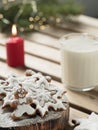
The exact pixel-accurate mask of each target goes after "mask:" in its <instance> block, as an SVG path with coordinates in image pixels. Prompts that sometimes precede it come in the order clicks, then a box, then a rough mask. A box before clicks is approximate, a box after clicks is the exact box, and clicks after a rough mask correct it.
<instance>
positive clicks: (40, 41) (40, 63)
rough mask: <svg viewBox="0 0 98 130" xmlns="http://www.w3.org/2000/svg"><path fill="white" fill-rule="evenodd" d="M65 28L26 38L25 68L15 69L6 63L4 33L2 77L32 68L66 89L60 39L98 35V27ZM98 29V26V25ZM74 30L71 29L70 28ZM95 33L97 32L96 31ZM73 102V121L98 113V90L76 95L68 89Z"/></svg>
mask: <svg viewBox="0 0 98 130" xmlns="http://www.w3.org/2000/svg"><path fill="white" fill-rule="evenodd" d="M67 25H69V23H66V24H65V28H59V27H58V28H54V27H48V28H46V29H45V30H43V31H36V32H32V33H29V34H24V35H23V37H24V39H25V67H19V68H12V67H9V66H8V65H7V64H6V48H5V43H6V40H7V39H8V37H7V36H6V35H4V34H2V33H1V34H0V77H1V78H3V79H4V78H6V77H7V75H8V74H10V73H11V72H14V73H17V74H20V75H23V74H24V72H25V70H26V69H28V68H30V69H32V70H34V71H36V72H38V71H40V72H42V73H43V74H44V75H50V76H51V77H52V79H53V82H54V83H55V84H56V85H58V86H61V87H62V85H63V84H62V82H61V65H60V43H59V38H60V37H61V36H62V35H64V34H67V33H71V32H88V30H92V33H95V32H97V31H96V30H98V29H97V27H95V28H94V27H93V25H86V24H84V23H81V26H80V25H78V26H80V28H79V27H77V26H76V28H75V26H73V25H72V26H73V27H72V26H67ZM96 26H97V25H96ZM70 27H71V28H70ZM94 31H95V32H94ZM67 97H68V99H69V102H70V119H71V118H77V117H78V118H82V117H87V116H88V114H90V113H91V112H92V111H94V112H96V113H98V87H96V88H95V89H94V90H92V91H88V92H75V91H70V90H67Z"/></svg>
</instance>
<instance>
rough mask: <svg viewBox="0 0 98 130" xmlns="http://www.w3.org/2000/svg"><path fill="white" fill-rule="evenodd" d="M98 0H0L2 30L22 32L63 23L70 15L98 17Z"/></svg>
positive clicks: (0, 26)
mask: <svg viewBox="0 0 98 130" xmlns="http://www.w3.org/2000/svg"><path fill="white" fill-rule="evenodd" d="M97 5H98V0H0V30H1V31H9V30H10V29H11V27H12V25H13V24H16V25H17V27H18V30H19V31H20V32H30V31H34V30H37V31H38V30H44V29H45V28H46V27H47V26H48V25H53V26H57V25H62V24H64V23H65V21H66V20H68V17H69V16H70V15H72V16H74V15H75V16H76V15H81V14H84V15H88V16H90V17H95V18H97V17H98V8H97Z"/></svg>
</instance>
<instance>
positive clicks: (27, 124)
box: [0, 70, 69, 130]
mask: <svg viewBox="0 0 98 130" xmlns="http://www.w3.org/2000/svg"><path fill="white" fill-rule="evenodd" d="M68 120H69V103H68V100H67V98H66V91H65V90H64V88H60V87H57V86H55V85H54V84H52V82H51V77H49V76H43V75H42V74H41V73H35V72H33V71H32V70H27V71H26V73H25V75H24V76H22V77H18V76H16V75H10V76H9V77H8V78H7V79H6V80H0V129H2V130H3V128H5V129H9V128H10V129H14V130H68Z"/></svg>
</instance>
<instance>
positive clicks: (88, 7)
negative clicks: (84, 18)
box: [76, 0, 98, 18]
mask: <svg viewBox="0 0 98 130" xmlns="http://www.w3.org/2000/svg"><path fill="white" fill-rule="evenodd" d="M76 2H78V3H80V4H81V5H82V6H83V7H84V12H83V14H85V15H88V16H91V17H96V18H98V0H76Z"/></svg>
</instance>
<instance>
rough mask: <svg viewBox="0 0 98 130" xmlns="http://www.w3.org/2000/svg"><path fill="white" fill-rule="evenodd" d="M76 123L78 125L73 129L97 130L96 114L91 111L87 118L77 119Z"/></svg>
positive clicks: (97, 120)
mask: <svg viewBox="0 0 98 130" xmlns="http://www.w3.org/2000/svg"><path fill="white" fill-rule="evenodd" d="M76 123H77V124H79V125H78V126H77V127H75V129H74V130H98V115H97V114H95V113H92V114H91V115H90V116H89V117H88V118H85V119H77V120H76Z"/></svg>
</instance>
